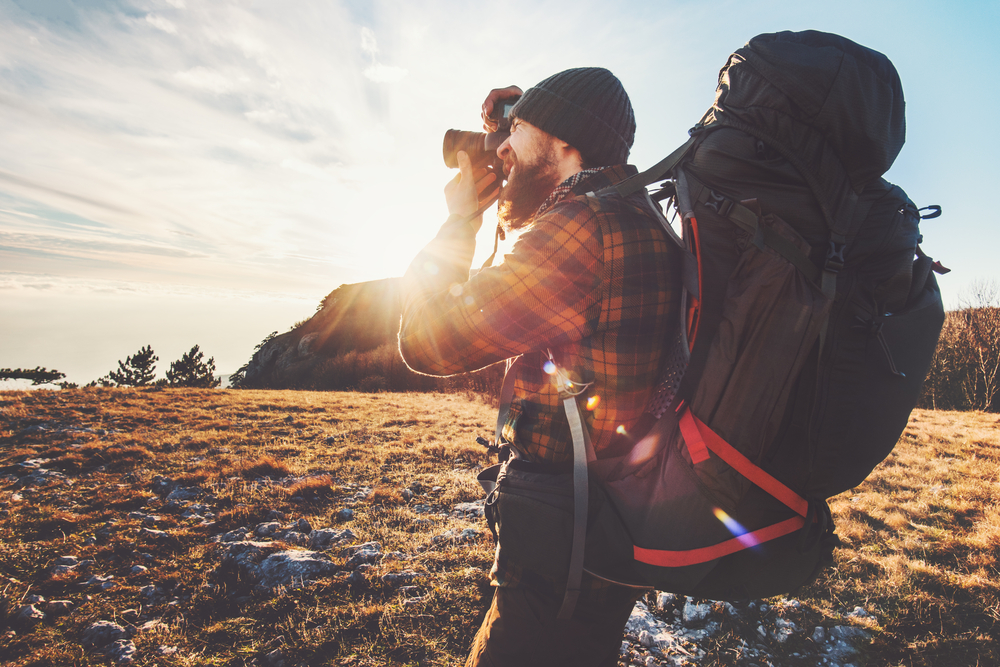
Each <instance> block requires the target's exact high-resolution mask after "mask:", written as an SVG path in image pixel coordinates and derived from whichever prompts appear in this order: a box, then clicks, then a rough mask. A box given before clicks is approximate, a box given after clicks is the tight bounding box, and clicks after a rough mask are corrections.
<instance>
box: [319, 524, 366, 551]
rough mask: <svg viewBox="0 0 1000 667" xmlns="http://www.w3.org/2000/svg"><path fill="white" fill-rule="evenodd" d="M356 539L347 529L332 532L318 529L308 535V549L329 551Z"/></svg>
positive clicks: (330, 529)
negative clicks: (333, 547)
mask: <svg viewBox="0 0 1000 667" xmlns="http://www.w3.org/2000/svg"><path fill="white" fill-rule="evenodd" d="M356 539H357V537H356V536H355V535H354V532H353V531H352V530H351V529H350V528H347V529H345V530H333V529H332V528H320V529H319V530H314V531H312V532H311V533H309V548H310V549H329V548H330V547H332V546H335V545H338V544H344V543H345V542H353V541H354V540H356Z"/></svg>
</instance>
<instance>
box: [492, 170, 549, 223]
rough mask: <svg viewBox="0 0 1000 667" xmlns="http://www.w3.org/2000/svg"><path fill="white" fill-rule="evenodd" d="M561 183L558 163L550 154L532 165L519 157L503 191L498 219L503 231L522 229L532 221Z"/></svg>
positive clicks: (501, 192)
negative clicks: (520, 161) (557, 168)
mask: <svg viewBox="0 0 1000 667" xmlns="http://www.w3.org/2000/svg"><path fill="white" fill-rule="evenodd" d="M559 183H560V181H559V175H558V172H557V171H556V164H555V162H554V161H553V160H552V158H551V157H550V156H549V155H543V156H540V157H539V158H538V159H537V160H535V161H534V162H532V163H531V164H522V163H518V162H517V161H516V159H515V166H514V173H513V174H511V178H510V180H508V181H507V183H506V184H505V185H504V186H503V190H501V191H500V205H499V207H498V209H497V219H498V220H499V221H500V225H501V226H502V227H503V230H504V231H505V232H509V231H511V230H514V229H520V228H521V227H523V226H524V225H526V224H527V223H528V222H530V221H531V218H532V216H534V215H535V212H536V211H538V207H539V206H541V205H542V204H543V203H545V200H546V199H547V198H548V196H549V195H550V194H552V191H553V190H555V189H556V186H558V185H559Z"/></svg>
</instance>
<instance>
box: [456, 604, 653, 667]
mask: <svg viewBox="0 0 1000 667" xmlns="http://www.w3.org/2000/svg"><path fill="white" fill-rule="evenodd" d="M645 592H646V591H645V590H644V589H636V588H624V587H620V586H614V587H610V588H602V589H598V590H585V591H583V593H582V594H581V596H580V601H579V602H578V603H577V607H576V611H575V612H574V613H573V617H572V618H570V619H566V620H557V619H556V614H557V613H558V612H559V606H560V605H561V604H562V597H561V596H558V597H556V596H552V595H546V594H544V593H541V592H538V591H535V590H533V589H530V588H526V587H519V588H497V589H496V590H495V592H494V594H493V604H492V605H491V606H490V610H489V611H488V612H487V614H486V618H485V619H484V620H483V624H482V626H481V627H480V628H479V632H477V633H476V638H475V640H473V642H472V651H471V652H470V653H469V658H468V660H467V661H466V663H465V667H534V666H535V665H538V666H539V667H541V666H544V667H553V665H573V666H574V667H613V666H614V665H617V664H618V656H619V653H620V651H621V645H622V636H623V630H624V628H625V623H626V622H628V617H629V615H630V614H631V613H632V608H633V607H634V606H635V602H636V600H638V599H639V598H640V597H642V595H643V593H645Z"/></svg>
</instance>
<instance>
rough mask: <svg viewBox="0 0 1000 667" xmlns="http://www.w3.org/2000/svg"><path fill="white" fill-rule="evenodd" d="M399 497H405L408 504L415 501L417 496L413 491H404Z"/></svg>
mask: <svg viewBox="0 0 1000 667" xmlns="http://www.w3.org/2000/svg"><path fill="white" fill-rule="evenodd" d="M399 495H401V496H403V500H405V501H406V502H410V501H411V500H413V496H415V495H416V494H415V493H413V491H411V490H410V489H403V490H402V491H400V492H399Z"/></svg>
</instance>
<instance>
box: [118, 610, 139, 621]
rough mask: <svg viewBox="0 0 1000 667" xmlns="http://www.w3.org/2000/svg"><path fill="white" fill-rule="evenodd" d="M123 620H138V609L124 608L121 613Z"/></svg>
mask: <svg viewBox="0 0 1000 667" xmlns="http://www.w3.org/2000/svg"><path fill="white" fill-rule="evenodd" d="M121 617H122V619H123V620H125V621H127V622H128V623H136V622H137V621H138V620H139V610H138V609H126V610H125V611H123V612H122V613H121Z"/></svg>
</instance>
